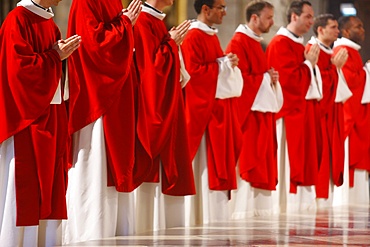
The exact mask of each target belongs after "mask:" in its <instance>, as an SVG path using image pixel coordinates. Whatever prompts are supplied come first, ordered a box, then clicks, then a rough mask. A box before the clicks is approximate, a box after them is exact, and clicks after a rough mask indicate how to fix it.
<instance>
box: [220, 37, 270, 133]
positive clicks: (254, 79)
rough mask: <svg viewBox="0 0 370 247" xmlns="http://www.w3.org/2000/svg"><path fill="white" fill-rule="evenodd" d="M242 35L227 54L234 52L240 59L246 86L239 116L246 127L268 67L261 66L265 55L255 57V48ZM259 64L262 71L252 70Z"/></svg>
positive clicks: (227, 50) (232, 44)
mask: <svg viewBox="0 0 370 247" xmlns="http://www.w3.org/2000/svg"><path fill="white" fill-rule="evenodd" d="M241 35H244V34H238V33H237V34H235V36H234V38H233V39H232V40H231V41H230V43H229V45H228V46H227V48H226V54H227V53H230V52H232V53H234V54H236V55H237V56H238V58H239V65H238V67H239V69H240V70H241V72H242V76H243V81H244V86H243V91H242V95H241V96H240V97H239V98H238V116H239V120H240V123H241V124H242V126H244V125H245V124H246V123H245V121H246V119H247V117H248V114H249V112H250V111H251V108H252V105H253V102H254V100H255V98H256V96H257V93H258V90H259V88H260V86H261V83H262V80H263V75H264V72H266V68H265V67H266V66H265V64H260V63H261V61H262V60H263V59H262V58H263V57H264V56H265V54H263V53H260V54H259V56H258V57H255V56H253V54H254V52H255V51H252V50H251V49H254V48H255V47H251V46H249V44H248V42H247V40H246V39H242V37H241ZM244 36H245V35H244ZM243 40H244V42H243ZM258 45H260V44H258ZM261 50H262V49H261ZM261 56H262V57H261ZM257 64H260V67H261V69H260V71H255V70H256V69H254V70H253V69H252V68H253V65H254V66H255V65H257Z"/></svg>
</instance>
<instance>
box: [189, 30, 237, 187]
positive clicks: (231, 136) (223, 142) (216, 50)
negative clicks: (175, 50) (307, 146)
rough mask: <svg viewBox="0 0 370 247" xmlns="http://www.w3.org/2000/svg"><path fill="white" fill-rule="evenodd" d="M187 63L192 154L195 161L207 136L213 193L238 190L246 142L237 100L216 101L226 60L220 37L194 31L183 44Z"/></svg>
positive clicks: (209, 173)
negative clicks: (221, 65) (221, 60)
mask: <svg viewBox="0 0 370 247" xmlns="http://www.w3.org/2000/svg"><path fill="white" fill-rule="evenodd" d="M182 50H183V55H184V61H185V65H186V69H187V70H188V72H189V74H190V76H191V79H190V81H189V82H188V84H187V85H186V87H185V108H186V114H187V124H188V128H189V139H190V152H191V157H192V158H194V156H195V154H196V152H197V150H198V147H199V144H200V141H201V139H202V136H203V135H204V134H205V135H206V142H207V157H208V180H209V188H210V189H211V190H231V189H235V188H236V172H235V166H236V162H237V160H238V157H239V154H240V148H241V143H242V140H241V139H242V134H241V128H240V124H239V120H238V116H237V114H236V113H235V111H234V110H233V108H235V107H236V101H235V99H234V98H229V99H216V98H215V96H216V86H217V78H218V72H219V65H218V63H217V61H216V59H217V58H220V57H223V56H224V53H223V51H222V49H221V46H220V43H219V40H218V38H217V36H216V35H209V34H207V33H205V32H203V31H201V30H200V29H197V28H194V29H191V30H190V31H189V32H188V34H187V35H186V37H185V40H184V42H183V44H182Z"/></svg>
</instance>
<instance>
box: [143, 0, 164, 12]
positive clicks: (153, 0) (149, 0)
mask: <svg viewBox="0 0 370 247" xmlns="http://www.w3.org/2000/svg"><path fill="white" fill-rule="evenodd" d="M146 2H147V3H148V4H150V5H152V6H153V7H154V8H156V9H158V10H160V11H163V10H164V8H165V7H167V6H166V4H164V3H163V1H158V0H147V1H146Z"/></svg>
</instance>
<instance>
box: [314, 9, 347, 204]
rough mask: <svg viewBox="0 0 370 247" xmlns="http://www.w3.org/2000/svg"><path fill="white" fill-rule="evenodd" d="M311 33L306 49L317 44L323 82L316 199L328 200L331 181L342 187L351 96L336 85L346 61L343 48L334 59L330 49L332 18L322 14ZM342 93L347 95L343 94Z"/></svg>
mask: <svg viewBox="0 0 370 247" xmlns="http://www.w3.org/2000/svg"><path fill="white" fill-rule="evenodd" d="M313 31H314V33H315V36H316V37H312V38H311V40H310V41H309V43H308V44H307V49H310V48H311V46H312V45H313V44H319V47H320V55H319V60H318V62H317V65H318V67H319V69H320V74H321V78H322V83H323V98H322V99H321V100H320V102H319V106H320V122H321V135H322V144H321V145H320V148H321V149H322V155H321V161H320V167H319V174H318V180H317V183H316V197H317V198H328V197H329V188H330V187H331V186H330V185H329V181H330V180H331V181H332V183H333V184H334V185H336V186H340V185H342V184H343V172H344V139H345V138H344V129H343V127H344V125H343V121H344V119H343V102H344V101H345V100H347V99H348V98H349V97H350V96H351V94H350V91H349V90H348V87H347V90H346V88H344V87H346V84H345V82H342V83H338V79H339V78H341V75H339V76H340V77H339V76H338V71H340V70H341V68H342V67H343V65H344V63H345V62H346V60H347V58H348V53H347V50H346V49H342V50H341V51H340V52H338V54H336V55H335V56H333V50H332V49H331V47H332V46H333V43H334V41H335V40H337V38H338V35H339V29H338V22H337V21H336V19H335V18H334V16H333V15H331V14H324V15H319V16H318V17H316V18H315V22H314V25H313ZM339 73H341V72H339ZM343 83H344V84H343ZM337 92H338V94H337ZM343 92H347V94H346V95H343ZM330 171H332V176H331V177H332V179H330ZM331 191H332V190H331Z"/></svg>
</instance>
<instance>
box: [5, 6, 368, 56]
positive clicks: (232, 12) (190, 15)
mask: <svg viewBox="0 0 370 247" xmlns="http://www.w3.org/2000/svg"><path fill="white" fill-rule="evenodd" d="M18 1H19V0H0V2H1V4H0V21H1V22H0V23H1V24H2V22H3V21H4V19H5V18H6V15H7V14H8V13H9V11H11V10H12V9H13V8H14V7H15V6H16V3H17V2H18ZM72 1H73V0H62V1H61V2H60V3H59V6H58V7H56V8H54V12H55V18H54V20H55V22H56V23H57V25H58V26H59V28H60V30H61V32H62V35H63V37H65V33H66V29H67V24H68V13H69V8H70V5H71V3H72ZM107 1H109V0H107ZM250 1H251V0H226V4H227V15H226V16H225V17H224V21H223V24H222V25H220V26H217V28H218V29H219V34H218V36H219V38H220V42H221V45H222V47H223V48H225V47H226V45H227V43H228V42H229V40H230V39H231V37H232V35H233V33H234V31H235V29H236V27H237V26H238V25H239V24H240V23H244V22H245V6H246V5H247V4H248V3H249V2H250ZM129 2H130V0H122V3H123V5H124V6H127V5H128V3H129ZM269 2H270V3H272V4H273V5H274V6H275V18H274V21H275V24H274V26H273V27H272V28H271V30H270V33H269V34H266V35H265V36H264V43H263V45H264V46H266V45H267V44H268V42H269V41H270V40H271V38H272V36H273V35H274V34H275V33H276V32H277V30H278V29H279V28H280V27H281V26H285V25H286V24H287V20H286V19H287V18H286V10H287V7H288V6H289V4H290V3H291V2H292V0H270V1H269ZM193 3H194V1H193V0H174V4H173V6H171V7H170V8H167V9H166V10H165V12H166V13H167V17H166V19H165V21H166V25H167V27H168V28H170V27H172V26H176V25H178V24H179V23H181V22H182V21H183V20H185V19H195V18H196V13H195V11H194V8H193ZM311 3H312V6H313V8H314V11H315V15H318V14H323V13H331V14H334V16H335V17H337V18H339V17H340V16H342V15H357V16H358V17H359V18H360V19H361V20H362V21H363V23H364V26H365V30H367V32H366V38H365V42H364V44H362V49H361V55H362V58H363V60H364V62H365V61H367V60H368V59H370V49H369V48H370V47H369V44H370V0H311ZM311 35H313V32H312V31H311V32H310V33H308V34H307V35H306V36H305V40H306V41H308V40H309V38H310V36H311Z"/></svg>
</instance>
